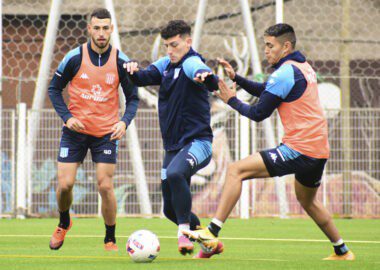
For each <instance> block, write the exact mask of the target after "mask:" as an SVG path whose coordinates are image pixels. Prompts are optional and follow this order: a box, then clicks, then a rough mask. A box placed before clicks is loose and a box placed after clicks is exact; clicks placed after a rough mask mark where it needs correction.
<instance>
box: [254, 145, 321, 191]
mask: <svg viewBox="0 0 380 270" xmlns="http://www.w3.org/2000/svg"><path fill="white" fill-rule="evenodd" d="M260 155H261V157H262V158H263V160H264V163H265V166H266V167H267V170H268V172H269V174H270V176H272V177H273V176H283V175H287V174H293V173H294V174H295V178H296V180H297V181H298V182H300V183H301V184H302V185H304V186H306V187H311V188H315V187H319V186H320V184H321V179H322V174H323V170H324V168H325V164H326V162H327V159H318V158H312V157H309V156H305V155H302V154H301V153H299V152H297V151H295V150H293V149H291V148H289V147H288V146H286V145H285V144H281V145H280V146H278V147H276V148H272V149H267V150H264V151H261V152H260Z"/></svg>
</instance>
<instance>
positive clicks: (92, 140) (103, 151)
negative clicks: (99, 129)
mask: <svg viewBox="0 0 380 270" xmlns="http://www.w3.org/2000/svg"><path fill="white" fill-rule="evenodd" d="M110 138H111V134H107V135H105V136H103V137H101V138H98V137H94V136H91V135H86V134H82V133H78V132H75V131H72V130H70V129H69V128H67V127H63V128H62V137H61V142H60V145H59V153H58V161H59V162H67V163H74V162H75V163H76V162H83V160H84V158H85V157H86V155H87V151H88V149H90V150H91V157H92V161H93V162H96V163H112V164H116V160H117V150H118V149H117V148H118V143H119V141H118V140H113V141H110Z"/></svg>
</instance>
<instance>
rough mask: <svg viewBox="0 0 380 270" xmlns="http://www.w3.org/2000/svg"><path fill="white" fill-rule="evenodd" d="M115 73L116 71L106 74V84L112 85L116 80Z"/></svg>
mask: <svg viewBox="0 0 380 270" xmlns="http://www.w3.org/2000/svg"><path fill="white" fill-rule="evenodd" d="M115 77H116V76H115V74H114V73H107V74H106V84H108V85H112V84H113V83H114V81H115Z"/></svg>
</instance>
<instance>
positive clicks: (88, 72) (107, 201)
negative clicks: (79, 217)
mask: <svg viewBox="0 0 380 270" xmlns="http://www.w3.org/2000/svg"><path fill="white" fill-rule="evenodd" d="M87 30H88V33H89V36H90V40H89V41H88V42H87V43H86V44H83V45H81V46H79V47H77V48H75V49H73V50H72V51H70V52H69V53H68V54H67V55H66V56H65V58H64V59H63V60H62V62H61V63H60V65H59V66H58V69H57V71H56V72H55V75H54V77H53V79H52V81H51V83H50V86H49V97H50V100H51V101H52V103H53V106H54V108H55V110H56V111H57V113H58V115H59V116H60V117H61V118H62V120H63V122H64V123H65V125H64V127H63V129H62V138H61V142H60V150H59V155H58V187H57V202H58V210H59V215H60V220H59V224H58V226H57V228H56V229H55V231H54V233H53V236H52V237H51V240H50V245H49V246H50V248H51V249H53V250H57V249H59V248H60V247H61V246H62V244H63V241H64V238H65V235H66V233H67V231H68V230H69V229H70V228H71V226H72V221H71V219H70V215H69V210H70V206H71V203H72V200H73V195H72V189H73V186H74V183H75V177H76V173H77V169H78V167H79V165H80V164H81V163H82V162H83V160H84V158H85V156H86V154H87V151H88V149H90V150H91V156H92V161H93V162H95V163H96V178H97V182H98V189H99V193H100V195H101V197H102V215H103V218H104V223H105V227H106V236H105V238H104V248H105V249H106V250H113V251H117V250H118V247H117V245H116V238H115V227H116V198H115V194H114V191H113V182H112V177H113V175H114V171H115V164H116V159H117V148H118V141H119V140H120V139H121V138H122V137H123V136H124V134H125V133H126V129H127V127H128V125H129V124H130V122H131V121H132V119H133V118H134V116H135V114H136V110H137V106H138V97H137V88H136V87H135V86H134V85H133V84H132V83H131V82H130V81H129V78H128V75H127V74H126V73H125V71H124V69H123V64H124V63H126V62H128V61H129V59H128V57H127V56H126V55H125V54H124V53H123V52H121V51H119V50H117V49H116V48H113V47H112V46H111V45H110V38H111V33H112V31H113V25H112V23H111V15H110V13H109V11H108V10H106V9H96V10H94V11H93V12H92V14H91V16H90V21H89V24H88V26H87ZM68 83H69V85H68V93H69V96H70V102H69V105H68V106H66V104H65V102H64V100H63V98H62V90H63V89H64V88H65V87H66V85H67V84H68ZM119 85H121V87H122V89H123V93H124V96H125V98H126V104H125V105H126V108H125V113H124V115H123V117H122V118H121V120H119V116H118V114H119V94H118V87H119Z"/></svg>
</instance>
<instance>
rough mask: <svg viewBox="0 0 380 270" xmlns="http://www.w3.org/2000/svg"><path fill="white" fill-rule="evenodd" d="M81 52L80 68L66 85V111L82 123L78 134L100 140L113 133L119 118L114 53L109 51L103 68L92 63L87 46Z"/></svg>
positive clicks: (117, 82)
mask: <svg viewBox="0 0 380 270" xmlns="http://www.w3.org/2000/svg"><path fill="white" fill-rule="evenodd" d="M82 50H83V51H82V63H81V66H80V68H79V71H78V72H77V73H76V75H75V76H74V77H73V79H72V80H71V81H70V84H69V86H68V93H69V96H70V102H69V106H68V109H69V111H70V112H71V114H72V115H73V116H74V117H75V118H77V119H79V120H80V121H81V122H82V123H83V124H84V126H85V129H84V130H82V131H81V133H84V134H88V135H92V136H95V137H102V136H104V135H106V134H109V133H112V130H111V128H112V127H113V125H115V124H116V123H117V122H118V119H119V117H118V112H119V94H118V86H119V75H118V70H117V50H116V49H115V48H112V50H111V54H110V56H109V59H108V61H107V63H106V64H104V65H103V66H95V65H94V64H93V63H92V62H91V59H90V56H89V52H88V48H87V45H86V44H84V45H83V46H82Z"/></svg>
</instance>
